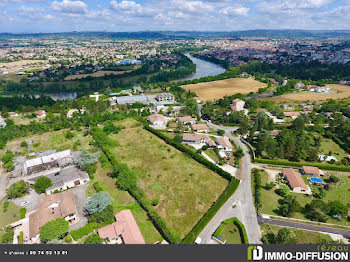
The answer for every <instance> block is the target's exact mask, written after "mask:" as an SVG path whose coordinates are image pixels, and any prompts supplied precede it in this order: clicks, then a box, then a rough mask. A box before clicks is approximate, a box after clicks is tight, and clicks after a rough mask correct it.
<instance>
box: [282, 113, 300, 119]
mask: <svg viewBox="0 0 350 262" xmlns="http://www.w3.org/2000/svg"><path fill="white" fill-rule="evenodd" d="M283 114H284V116H285V117H287V118H292V119H296V118H298V116H300V112H296V111H294V112H283Z"/></svg>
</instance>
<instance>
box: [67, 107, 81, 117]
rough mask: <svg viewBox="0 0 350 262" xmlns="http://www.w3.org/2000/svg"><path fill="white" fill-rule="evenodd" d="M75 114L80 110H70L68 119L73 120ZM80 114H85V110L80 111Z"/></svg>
mask: <svg viewBox="0 0 350 262" xmlns="http://www.w3.org/2000/svg"><path fill="white" fill-rule="evenodd" d="M74 113H79V110H78V109H76V108H75V109H70V110H69V111H68V113H67V118H72V117H73V114H74ZM80 113H81V114H84V113H85V109H80Z"/></svg>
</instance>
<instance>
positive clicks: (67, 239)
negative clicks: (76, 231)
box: [64, 235, 73, 244]
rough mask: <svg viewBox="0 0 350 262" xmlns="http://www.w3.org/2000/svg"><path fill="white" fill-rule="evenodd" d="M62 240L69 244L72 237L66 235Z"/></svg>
mask: <svg viewBox="0 0 350 262" xmlns="http://www.w3.org/2000/svg"><path fill="white" fill-rule="evenodd" d="M64 241H65V242H66V243H67V244H71V243H72V242H73V240H72V237H71V236H70V235H68V236H66V238H65V239H64Z"/></svg>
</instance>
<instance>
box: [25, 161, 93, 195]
mask: <svg viewBox="0 0 350 262" xmlns="http://www.w3.org/2000/svg"><path fill="white" fill-rule="evenodd" d="M40 177H42V176H37V177H34V178H32V179H28V180H27V182H28V183H29V184H35V182H36V180H38V179H39V178H40ZM45 177H47V178H49V179H50V180H51V183H52V186H51V187H49V188H48V189H46V194H47V195H51V194H53V193H55V191H56V192H57V191H63V190H67V189H69V188H73V187H76V186H79V185H84V184H87V183H89V181H90V178H89V175H88V173H87V172H84V171H81V170H80V169H79V168H77V167H75V166H70V167H66V168H63V169H61V170H60V171H58V172H54V173H51V174H48V175H45Z"/></svg>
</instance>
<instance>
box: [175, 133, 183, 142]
mask: <svg viewBox="0 0 350 262" xmlns="http://www.w3.org/2000/svg"><path fill="white" fill-rule="evenodd" d="M174 141H175V142H177V143H181V142H182V137H181V136H180V135H175V137H174Z"/></svg>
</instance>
